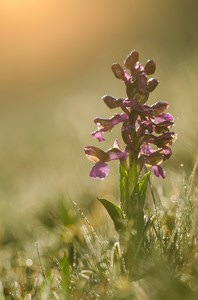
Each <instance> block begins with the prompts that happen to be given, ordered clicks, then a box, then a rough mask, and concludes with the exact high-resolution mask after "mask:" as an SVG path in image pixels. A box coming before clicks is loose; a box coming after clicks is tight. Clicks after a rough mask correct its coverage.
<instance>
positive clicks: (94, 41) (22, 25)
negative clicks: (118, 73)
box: [0, 0, 124, 82]
mask: <svg viewBox="0 0 198 300" xmlns="http://www.w3.org/2000/svg"><path fill="white" fill-rule="evenodd" d="M112 5H113V2H112V3H111V1H110V3H109V4H108V5H107V4H106V1H89V0H86V1H78V2H77V3H76V2H75V1H72V0H64V1H63V0H34V1H33V0H30V1H25V0H18V1H14V0H9V1H1V2H0V44H1V46H0V80H3V81H4V82H13V81H18V82H19V81H23V80H24V81H26V80H27V79H29V80H33V79H34V78H37V79H38V77H39V76H48V75H49V74H50V73H53V72H56V71H57V70H59V72H60V71H61V72H68V71H69V70H70V69H71V68H72V65H75V64H77V65H78V64H79V62H80V60H84V55H87V54H86V53H89V51H90V49H91V51H94V49H96V47H99V46H100V47H101V46H102V45H101V40H104V39H105V37H108V36H111V35H112V32H114V33H115V32H116V29H117V28H118V27H120V26H121V24H122V22H121V23H119V22H117V19H118V16H119V15H120V14H121V7H120V5H117V7H116V8H115V9H114V11H113V14H112V12H111V8H112ZM123 10H124V8H123ZM43 74H45V75H43ZM46 74H47V75H46Z"/></svg>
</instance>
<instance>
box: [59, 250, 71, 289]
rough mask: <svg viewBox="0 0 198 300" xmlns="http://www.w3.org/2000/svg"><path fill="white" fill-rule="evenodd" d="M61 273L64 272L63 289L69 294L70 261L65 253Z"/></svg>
mask: <svg viewBox="0 0 198 300" xmlns="http://www.w3.org/2000/svg"><path fill="white" fill-rule="evenodd" d="M61 271H62V282H61V285H62V289H63V290H64V291H65V293H67V292H68V291H69V276H70V272H69V261H68V257H67V255H66V253H64V256H63V258H62V261H61Z"/></svg>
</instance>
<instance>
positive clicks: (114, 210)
mask: <svg viewBox="0 0 198 300" xmlns="http://www.w3.org/2000/svg"><path fill="white" fill-rule="evenodd" d="M98 200H99V201H100V203H102V205H103V206H104V207H105V208H106V210H107V212H108V214H109V216H110V217H111V219H112V221H113V223H114V226H115V229H116V231H118V232H119V231H120V230H121V229H123V226H124V224H123V220H124V217H123V213H122V210H121V209H120V208H119V207H118V206H117V205H115V204H114V203H112V202H110V201H108V200H106V199H99V198H98Z"/></svg>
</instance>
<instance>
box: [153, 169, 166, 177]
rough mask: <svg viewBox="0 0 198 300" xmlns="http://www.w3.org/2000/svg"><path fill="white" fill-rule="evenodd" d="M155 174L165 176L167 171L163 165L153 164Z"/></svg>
mask: <svg viewBox="0 0 198 300" xmlns="http://www.w3.org/2000/svg"><path fill="white" fill-rule="evenodd" d="M153 172H154V174H155V176H157V177H162V178H163V179H164V178H165V172H164V170H163V168H162V167H161V166H153Z"/></svg>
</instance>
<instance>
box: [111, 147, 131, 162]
mask: <svg viewBox="0 0 198 300" xmlns="http://www.w3.org/2000/svg"><path fill="white" fill-rule="evenodd" d="M127 157H128V152H127V151H121V150H119V149H118V148H112V149H110V150H109V151H108V161H110V160H116V159H119V160H126V159H127Z"/></svg>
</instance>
